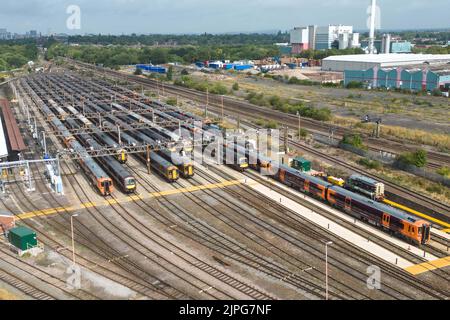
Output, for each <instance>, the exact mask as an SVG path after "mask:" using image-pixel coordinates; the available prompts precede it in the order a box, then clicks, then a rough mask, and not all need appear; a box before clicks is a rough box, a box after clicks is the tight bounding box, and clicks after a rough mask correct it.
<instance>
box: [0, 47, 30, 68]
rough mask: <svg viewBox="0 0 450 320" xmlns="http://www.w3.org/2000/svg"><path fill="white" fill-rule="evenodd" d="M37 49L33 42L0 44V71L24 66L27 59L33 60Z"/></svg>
mask: <svg viewBox="0 0 450 320" xmlns="http://www.w3.org/2000/svg"><path fill="white" fill-rule="evenodd" d="M37 56H38V49H37V47H36V45H35V44H32V43H28V44H25V45H16V44H13V45H10V44H0V71H8V70H12V69H17V68H20V67H22V66H24V65H25V64H26V63H27V62H28V61H30V60H35V59H36V58H37Z"/></svg>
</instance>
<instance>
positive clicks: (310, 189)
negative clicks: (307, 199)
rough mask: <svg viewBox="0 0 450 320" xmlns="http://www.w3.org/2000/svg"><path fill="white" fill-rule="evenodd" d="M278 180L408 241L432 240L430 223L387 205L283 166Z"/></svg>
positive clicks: (279, 171) (418, 242)
mask: <svg viewBox="0 0 450 320" xmlns="http://www.w3.org/2000/svg"><path fill="white" fill-rule="evenodd" d="M274 178H276V179H277V180H279V181H280V182H282V183H283V184H286V185H288V186H290V187H292V188H294V189H297V190H299V191H301V192H304V193H307V194H310V195H312V196H314V197H316V198H319V199H321V200H323V201H326V202H328V203H329V204H330V205H331V206H334V207H336V208H338V209H340V210H342V211H344V212H346V213H348V214H350V215H352V216H354V217H356V218H358V219H360V220H363V221H366V222H368V223H370V224H373V225H375V226H377V227H380V228H383V229H385V230H388V231H389V232H391V233H394V234H396V235H398V236H399V237H402V238H405V239H407V240H409V241H411V242H414V243H417V244H426V243H428V242H429V241H430V236H431V234H430V233H431V232H430V229H431V226H430V223H429V222H427V221H425V220H421V219H418V218H416V217H414V216H411V215H409V214H407V213H405V212H403V211H400V210H398V209H395V208H392V207H390V206H388V205H385V204H382V203H379V202H376V201H374V200H371V199H369V198H366V197H364V196H362V195H359V194H357V193H354V192H351V191H349V190H346V189H344V188H341V187H339V186H335V185H332V184H330V183H328V182H326V181H324V180H322V179H319V178H316V177H312V176H309V175H307V174H305V173H302V172H300V171H297V170H295V169H292V168H290V167H287V166H285V165H280V168H279V170H278V172H277V174H276V175H275V176H274Z"/></svg>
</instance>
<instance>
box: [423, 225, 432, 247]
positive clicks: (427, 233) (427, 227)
mask: <svg viewBox="0 0 450 320" xmlns="http://www.w3.org/2000/svg"><path fill="white" fill-rule="evenodd" d="M428 241H430V225H428V224H424V225H422V241H421V242H422V244H426V243H427V242H428Z"/></svg>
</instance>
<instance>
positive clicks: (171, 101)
mask: <svg viewBox="0 0 450 320" xmlns="http://www.w3.org/2000/svg"><path fill="white" fill-rule="evenodd" d="M166 103H167V104H170V105H171V106H176V105H177V99H176V98H169V99H167V101H166Z"/></svg>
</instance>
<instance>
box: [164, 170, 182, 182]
mask: <svg viewBox="0 0 450 320" xmlns="http://www.w3.org/2000/svg"><path fill="white" fill-rule="evenodd" d="M165 175H166V178H167V180H169V181H170V182H175V181H177V180H178V179H179V178H180V174H179V171H178V168H177V167H169V168H167V170H166V173H165Z"/></svg>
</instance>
